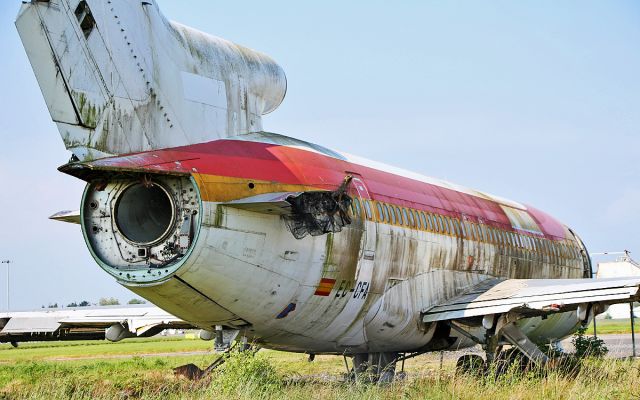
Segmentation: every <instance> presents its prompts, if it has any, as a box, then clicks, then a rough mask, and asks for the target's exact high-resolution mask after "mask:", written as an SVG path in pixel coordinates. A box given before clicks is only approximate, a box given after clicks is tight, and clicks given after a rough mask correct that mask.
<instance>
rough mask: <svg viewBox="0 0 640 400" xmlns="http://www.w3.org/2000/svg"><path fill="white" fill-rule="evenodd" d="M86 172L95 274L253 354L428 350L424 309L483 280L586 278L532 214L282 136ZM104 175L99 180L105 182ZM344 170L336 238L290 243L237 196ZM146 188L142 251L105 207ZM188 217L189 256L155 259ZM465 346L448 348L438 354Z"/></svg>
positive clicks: (559, 238) (562, 320) (316, 181)
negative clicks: (165, 214) (161, 213)
mask: <svg viewBox="0 0 640 400" xmlns="http://www.w3.org/2000/svg"><path fill="white" fill-rule="evenodd" d="M93 166H94V167H95V168H94V170H93V173H95V174H97V175H94V176H91V177H87V176H85V178H86V179H88V180H90V181H91V182H93V183H90V184H89V185H88V187H87V191H86V193H85V198H84V200H83V216H82V218H83V231H84V234H85V238H86V239H87V242H88V244H89V248H90V249H91V251H92V253H93V254H94V256H95V257H96V259H97V260H98V262H99V263H100V264H101V265H102V266H103V268H105V269H106V270H107V272H109V273H111V274H112V275H114V276H115V277H116V278H117V279H118V281H119V282H120V283H121V284H123V285H124V286H126V287H127V288H129V289H131V290H132V291H134V292H136V293H138V294H139V295H141V296H143V297H145V298H147V299H149V300H150V301H152V302H153V303H155V304H157V305H159V306H160V307H162V308H164V309H166V310H167V311H169V312H171V313H172V314H174V315H176V316H178V317H180V318H182V319H184V320H186V321H189V322H192V323H194V324H195V325H197V326H200V327H202V328H203V329H208V330H212V329H214V327H215V326H217V325H222V326H225V327H229V328H234V329H240V330H241V332H243V334H245V335H247V336H248V337H249V338H250V339H252V340H255V341H257V342H259V343H261V344H262V345H263V346H266V347H271V348H278V349H283V350H289V351H300V352H303V351H306V352H313V353H339V354H342V353H345V352H346V353H360V352H380V351H385V352H387V351H389V352H391V351H409V350H416V349H423V348H429V346H430V343H431V342H432V341H433V340H434V337H436V336H437V335H438V332H437V328H438V327H437V326H436V324H425V323H423V322H422V321H421V312H422V311H424V310H426V309H428V308H429V307H432V306H434V305H437V304H440V303H443V302H445V301H447V300H450V299H451V298H453V297H455V296H457V295H460V294H461V293H463V292H464V291H465V290H468V289H470V288H471V287H473V286H475V285H478V284H479V283H481V282H482V281H484V280H487V279H495V278H583V277H589V276H590V266H589V263H588V261H587V260H588V259H587V258H586V256H585V255H586V252H585V250H584V248H583V246H582V245H581V242H580V241H579V239H578V238H577V237H576V236H575V235H574V234H573V233H572V232H571V230H569V229H568V228H567V227H566V226H564V225H563V224H561V223H559V222H557V221H556V220H555V219H553V218H552V217H550V216H548V215H547V214H545V213H543V212H541V211H539V210H536V209H534V208H532V207H528V206H524V205H521V204H519V203H516V202H512V201H508V200H504V199H499V198H496V197H494V196H491V195H487V194H485V193H481V192H477V191H474V190H471V189H466V188H463V187H460V186H456V185H453V184H450V183H446V182H442V181H438V180H436V179H432V178H427V177H422V176H418V175H415V174H411V173H408V172H404V171H400V170H397V169H394V168H392V167H386V166H382V165H377V164H373V163H371V162H369V161H366V160H362V159H359V158H357V157H353V156H347V155H344V154H341V153H338V152H335V151H331V150H327V149H324V148H322V147H320V146H317V145H311V144H308V143H305V142H302V141H296V140H295V139H290V138H286V137H282V136H279V135H274V134H266V133H263V134H254V135H252V136H251V137H248V138H245V139H244V140H217V141H213V142H209V143H204V144H199V145H191V146H185V147H179V148H175V149H169V150H161V151H152V152H148V153H141V154H138V155H131V156H122V157H116V158H113V159H105V160H101V161H97V162H95V163H94V164H93ZM101 168H103V169H104V168H108V171H111V172H109V174H108V178H106V179H103V178H101V177H103V175H101V174H105V173H106V171H107V170H104V171H103V170H101ZM141 174H142V175H141ZM144 174H146V176H147V177H146V178H144V177H142V178H141V176H144ZM104 176H106V175H104ZM346 176H351V177H353V179H352V181H351V183H350V184H349V189H348V194H349V196H350V198H351V199H352V200H353V202H352V204H351V211H350V214H351V216H352V221H351V223H350V224H348V225H346V226H345V227H344V228H343V229H342V230H341V231H337V232H329V233H326V234H321V235H318V236H311V235H307V236H305V237H303V238H301V239H296V238H295V237H294V235H293V233H292V231H291V229H290V226H289V225H287V223H286V221H285V219H284V217H283V216H282V212H280V211H278V210H276V209H269V208H268V207H271V206H272V204H273V202H265V203H264V204H262V206H260V204H261V203H260V202H258V203H248V202H245V201H242V199H255V198H259V196H262V197H264V198H267V197H265V196H269V195H270V194H271V195H272V196H273V194H274V193H297V192H305V191H332V190H336V189H337V188H338V187H339V186H340V184H341V183H343V181H344V180H345V177H346ZM145 180H148V182H147V184H157V185H158V186H159V187H162V188H163V189H164V193H166V194H167V196H168V197H169V198H170V202H171V203H172V207H173V209H174V210H173V211H172V217H171V218H170V220H168V221H169V222H168V223H167V224H168V226H169V225H170V226H171V227H170V228H169V229H168V230H165V233H163V234H161V235H160V236H159V239H158V240H155V239H156V238H152V239H154V240H153V241H154V242H155V243H154V244H151V245H135V241H136V240H139V241H144V240H147V239H136V238H135V233H133V234H132V233H128V234H129V237H128V238H127V237H126V234H127V232H126V231H127V227H126V226H119V225H118V221H117V213H118V211H119V210H120V212H121V213H124V212H129V211H127V210H125V209H123V208H122V209H121V208H118V207H121V206H119V204H123V203H124V201H123V200H121V199H123V198H125V196H124V195H123V193H126V191H127V189H128V188H131V187H132V185H133V186H137V185H141V183H140V182H143V183H144V182H145ZM151 182H154V183H151ZM185 196H186V197H185ZM140 201H143V200H140ZM150 204H151V203H150ZM248 204H249V205H248ZM256 204H257V205H256ZM122 207H124V206H122ZM123 210H124V211H123ZM112 216H113V217H112ZM185 216H189V217H188V218H190V220H189V224H192V227H193V228H192V229H191V230H190V231H188V232H187V231H184V232H185V233H184V235H183V236H185V243H183V244H184V245H185V246H186V247H185V249H184V251H182V252H179V251H178V252H176V254H175V255H174V256H171V255H167V254H166V252H167V250H166V249H167V248H175V247H176V246H175V244H173V242H172V241H173V240H175V238H177V237H179V236H180V233H179V232H180V229H183V228H182V227H181V224H182V225H184V223H183V221H184V220H185ZM114 221H115V223H114ZM101 224H103V225H104V226H103V225H101ZM109 227H110V228H111V230H109ZM92 228H93V229H92ZM160 231H163V229H160V230H159V231H158V232H160ZM166 232H169V233H166ZM123 234H124V235H125V236H123ZM119 235H120V236H119ZM162 235H164V236H162ZM131 236H133V237H134V239H133V240H131ZM167 243H171V245H167ZM114 246H115V247H114ZM127 246H129V247H131V249H129V247H127ZM172 246H173V247H172ZM114 248H117V249H118V251H113V250H114ZM128 249H129V250H128ZM136 249H145V250H144V251H143V252H140V253H137V252H136V251H137V250H136ZM163 251H164V252H165V253H163ZM123 254H124V255H123ZM577 323H578V320H577V317H576V316H575V313H565V314H558V315H554V316H551V317H549V318H547V319H545V320H541V319H539V318H534V319H530V320H528V322H527V324H529V325H528V326H526V327H525V328H526V330H527V331H528V332H530V333H532V334H533V336H534V337H536V338H537V339H538V340H539V341H549V340H553V339H559V338H561V337H564V336H566V335H567V334H568V333H570V332H571V331H572V330H573V329H574V328H575V327H576V325H577ZM473 329H476V330H478V329H480V330H481V329H482V328H481V327H475V328H473ZM535 332H537V334H536V333H535ZM536 335H537V336H536ZM451 336H453V337H455V333H453V334H451ZM471 344H473V343H472V342H470V341H468V340H464V338H458V340H457V341H456V342H455V343H450V344H449V346H448V347H452V346H453V347H458V346H466V345H471Z"/></svg>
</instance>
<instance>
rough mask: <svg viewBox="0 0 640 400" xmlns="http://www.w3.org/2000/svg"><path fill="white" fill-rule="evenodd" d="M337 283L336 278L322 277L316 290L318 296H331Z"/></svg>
mask: <svg viewBox="0 0 640 400" xmlns="http://www.w3.org/2000/svg"><path fill="white" fill-rule="evenodd" d="M335 284H336V280H335V279H329V278H322V279H320V283H319V284H318V287H317V288H316V292H315V293H314V294H315V295H316V296H329V295H330V294H331V290H332V289H333V286H334V285H335Z"/></svg>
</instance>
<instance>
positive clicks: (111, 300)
mask: <svg viewBox="0 0 640 400" xmlns="http://www.w3.org/2000/svg"><path fill="white" fill-rule="evenodd" d="M127 304H147V302H146V301H144V300H142V299H136V298H133V299H131V300H129V301H128V302H127ZM117 305H120V300H118V299H116V298H115V297H101V298H100V300H98V303H90V302H88V301H87V300H82V301H80V302H75V301H74V302H71V303H69V304H67V305H66V306H63V307H68V308H77V307H89V306H117ZM58 307H59V306H58V303H49V305H47V306H46V307H45V305H44V304H43V305H42V308H58Z"/></svg>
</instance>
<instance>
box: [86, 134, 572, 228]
mask: <svg viewBox="0 0 640 400" xmlns="http://www.w3.org/2000/svg"><path fill="white" fill-rule="evenodd" d="M175 161H179V164H176V162H175ZM93 164H94V165H98V166H105V167H106V166H120V167H125V168H130V167H135V166H137V167H143V166H144V167H146V168H148V169H150V170H152V171H182V172H192V171H197V172H198V173H200V174H209V175H219V176H229V177H236V178H245V179H257V180H266V181H273V182H279V183H285V184H299V185H306V186H316V187H318V188H324V189H334V188H336V187H337V186H338V185H339V184H340V183H341V182H342V180H343V179H344V176H345V175H346V173H347V171H350V172H355V173H358V174H360V175H361V176H362V177H363V178H364V180H365V182H366V184H367V186H368V187H369V190H370V192H371V194H372V197H373V198H374V199H375V200H380V201H385V202H387V203H391V204H396V205H400V206H406V207H411V208H414V209H418V210H424V211H429V212H435V213H439V214H443V215H450V216H456V217H460V216H461V215H462V214H464V215H465V216H466V217H467V218H468V219H472V220H476V221H477V220H478V219H482V220H483V221H484V222H485V223H488V224H489V225H496V226H499V227H500V228H501V229H508V230H512V229H511V223H510V221H509V219H508V218H507V216H506V215H505V213H504V211H503V210H502V209H501V207H500V205H499V203H496V202H494V201H491V200H489V199H485V198H481V197H477V196H473V195H470V194H466V193H462V192H458V191H455V190H452V189H447V188H443V187H440V186H437V185H432V184H429V183H424V182H421V181H417V180H414V179H410V178H406V177H403V176H399V175H395V174H392V173H390V172H385V171H382V170H377V169H374V168H370V167H365V166H360V165H357V164H353V163H349V162H347V161H344V160H340V159H336V158H333V157H329V156H326V155H323V154H319V153H315V152H312V151H307V150H303V149H299V148H292V147H287V146H278V145H273V144H267V143H260V142H247V141H239V140H226V139H225V140H216V141H212V142H208V143H201V144H195V145H190V146H183V147H176V148H173V149H166V150H156V151H150V152H146V153H140V154H135V155H128V156H121V157H114V158H109V159H103V160H98V161H96V162H94V163H93ZM529 211H530V212H529V213H530V215H531V216H532V217H533V218H534V220H535V221H536V222H537V223H538V225H539V226H540V228H541V229H542V231H543V233H544V234H545V235H546V236H548V237H556V238H562V239H564V228H563V225H562V224H561V223H560V222H558V221H557V220H556V219H554V218H553V217H551V216H549V215H547V214H545V213H543V212H541V211H539V210H537V209H535V208H530V209H529Z"/></svg>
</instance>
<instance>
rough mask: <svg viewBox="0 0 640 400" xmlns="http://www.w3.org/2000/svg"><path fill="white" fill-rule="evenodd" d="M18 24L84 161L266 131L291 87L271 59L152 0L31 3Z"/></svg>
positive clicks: (69, 140)
mask: <svg viewBox="0 0 640 400" xmlns="http://www.w3.org/2000/svg"><path fill="white" fill-rule="evenodd" d="M16 27H17V29H18V32H19V34H20V37H21V39H22V42H23V45H24V47H25V49H26V52H27V55H28V57H29V60H30V62H31V65H32V67H33V70H34V73H35V75H36V78H37V80H38V83H39V85H40V88H41V91H42V94H43V96H44V99H45V101H46V103H47V107H48V109H49V112H50V114H51V117H52V119H53V121H54V122H55V123H56V124H57V127H58V130H59V131H60V135H61V136H62V139H63V141H64V143H65V145H66V147H67V148H68V149H69V150H70V151H72V152H73V153H74V154H75V156H76V157H78V158H79V159H80V160H91V159H96V158H102V157H105V156H111V155H117V154H125V153H132V152H140V151H147V150H155V149H161V148H166V147H175V146H181V145H188V144H194V143H201V142H205V141H210V140H215V139H218V138H225V137H231V136H237V135H241V134H245V133H249V132H256V131H260V130H262V121H261V116H262V115H263V114H266V113H268V112H270V111H272V110H274V109H275V108H277V106H278V105H279V104H280V102H281V101H282V100H283V99H284V95H285V92H286V78H285V75H284V72H283V70H282V69H281V68H280V67H279V66H278V65H277V64H276V63H275V62H274V61H273V60H272V59H271V58H269V57H268V56H266V55H263V54H261V53H258V52H255V51H253V50H249V49H246V48H243V47H241V46H238V45H236V44H233V43H231V42H228V41H226V40H223V39H219V38H216V37H213V36H210V35H207V34H205V33H202V32H199V31H197V30H195V29H192V28H189V27H186V26H183V25H180V24H177V23H172V22H169V21H167V20H166V19H165V18H164V16H163V15H162V14H161V13H160V10H159V9H158V7H157V5H156V4H155V1H154V0H146V1H142V0H140V1H133V0H108V1H106V0H49V1H45V0H32V1H31V2H26V3H24V4H23V5H22V8H21V10H20V13H19V15H18V17H17V20H16Z"/></svg>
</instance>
